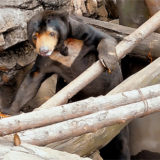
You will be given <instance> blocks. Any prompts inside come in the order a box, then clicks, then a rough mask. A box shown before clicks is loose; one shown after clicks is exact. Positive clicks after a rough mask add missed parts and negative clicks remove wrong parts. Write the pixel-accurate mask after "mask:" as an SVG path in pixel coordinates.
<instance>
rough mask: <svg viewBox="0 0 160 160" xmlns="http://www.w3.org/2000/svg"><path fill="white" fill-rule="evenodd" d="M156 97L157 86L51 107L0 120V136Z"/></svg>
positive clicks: (157, 92)
mask: <svg viewBox="0 0 160 160" xmlns="http://www.w3.org/2000/svg"><path fill="white" fill-rule="evenodd" d="M157 96H160V85H159V84H158V85H154V86H150V87H146V88H142V89H138V90H132V91H128V92H122V93H119V94H115V95H109V96H108V95H106V96H99V97H97V98H93V97H92V98H88V99H86V100H82V101H79V102H74V103H69V104H66V105H63V106H58V107H52V108H50V109H44V110H40V111H33V112H30V113H26V114H21V115H17V116H13V117H9V118H5V119H1V120H0V126H1V130H0V136H4V135H7V134H11V133H16V132H19V131H23V130H26V129H31V128H37V127H41V126H46V125H50V124H54V123H57V122H61V121H65V120H69V119H73V118H77V117H81V116H84V115H88V114H91V113H95V112H98V111H102V110H109V109H113V108H116V107H119V106H123V105H127V104H131V103H133V105H134V103H136V102H139V101H145V100H147V99H150V98H154V97H157ZM135 110H136V107H135ZM124 118H125V117H124ZM35 136H36V135H35Z"/></svg>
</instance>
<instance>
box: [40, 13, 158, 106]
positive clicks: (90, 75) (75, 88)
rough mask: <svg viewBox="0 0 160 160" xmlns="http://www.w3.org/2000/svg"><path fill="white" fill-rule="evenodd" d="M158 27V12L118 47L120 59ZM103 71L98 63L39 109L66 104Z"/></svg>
mask: <svg viewBox="0 0 160 160" xmlns="http://www.w3.org/2000/svg"><path fill="white" fill-rule="evenodd" d="M151 26H152V27H151ZM158 27H160V11H159V12H157V13H156V14H155V15H154V16H153V17H151V18H150V19H149V20H148V21H146V22H145V23H144V24H143V25H142V26H140V27H139V28H138V29H137V30H136V31H135V32H133V33H131V35H129V36H127V37H126V38H125V39H124V40H123V41H121V42H120V43H119V44H118V45H117V46H116V52H117V56H118V58H119V59H121V58H122V57H124V56H125V55H126V54H127V53H129V52H130V51H131V50H132V49H133V48H134V47H135V46H136V45H137V43H139V42H140V41H141V40H142V39H144V38H145V37H147V36H148V35H149V33H152V32H153V31H154V30H156V29H157V28H158ZM146 28H147V30H146ZM95 71H96V72H95ZM103 71H104V68H103V66H102V65H101V64H100V61H98V62H96V63H95V64H93V65H92V66H91V67H89V68H88V69H87V71H85V72H83V73H82V74H81V75H80V76H78V77H77V78H76V79H75V80H74V81H72V82H71V83H70V84H69V85H67V86H66V87H64V88H63V89H62V90H61V91H59V92H58V93H57V94H56V95H55V96H53V97H52V98H50V99H49V100H48V101H47V102H45V103H44V104H43V105H42V106H40V107H39V109H40V108H49V107H51V106H54V105H55V106H57V105H61V104H64V103H66V102H67V101H68V99H70V98H72V97H73V96H74V95H75V94H77V93H78V92H79V91H80V90H81V89H83V88H84V87H85V86H86V85H88V84H89V83H90V82H92V81H93V80H94V79H95V78H96V77H98V76H99V75H100V74H101V73H102V72H103ZM108 76H109V75H108Z"/></svg>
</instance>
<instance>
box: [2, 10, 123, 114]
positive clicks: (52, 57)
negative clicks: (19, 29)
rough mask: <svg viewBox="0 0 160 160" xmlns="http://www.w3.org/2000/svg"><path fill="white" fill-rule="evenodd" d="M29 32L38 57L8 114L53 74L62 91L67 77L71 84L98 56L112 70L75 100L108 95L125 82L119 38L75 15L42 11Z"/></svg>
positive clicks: (30, 22) (19, 108)
mask: <svg viewBox="0 0 160 160" xmlns="http://www.w3.org/2000/svg"><path fill="white" fill-rule="evenodd" d="M27 34H28V40H29V41H30V43H31V44H32V45H33V46H34V47H35V51H36V53H37V54H38V56H37V59H36V61H35V64H34V66H33V68H32V69H31V71H30V72H29V73H28V74H27V75H26V77H25V79H24V80H23V82H22V84H21V86H20V88H19V89H18V91H17V93H16V96H15V98H14V100H13V102H12V104H11V106H10V107H9V108H4V110H2V112H4V113H8V114H17V113H18V112H19V111H20V110H21V109H22V107H23V106H24V105H25V104H26V103H27V102H28V101H30V100H31V99H32V98H33V97H34V96H35V95H36V93H37V91H38V89H39V87H40V85H41V83H42V82H43V81H44V80H45V79H46V78H48V77H49V76H51V75H52V74H54V73H56V74H57V75H58V76H59V78H58V79H59V81H58V84H57V90H60V89H61V88H62V87H63V84H62V82H63V80H65V82H66V84H68V83H70V82H71V81H72V80H73V79H75V78H76V77H77V76H78V75H80V74H81V73H82V72H83V71H85V70H86V69H87V68H88V67H89V66H91V65H92V64H93V63H94V62H96V61H97V60H98V59H100V60H101V61H102V62H103V64H104V66H106V67H107V68H109V69H111V70H112V72H111V73H110V74H108V72H107V70H106V71H105V72H103V73H102V74H101V75H100V76H99V77H98V78H96V79H95V80H94V81H93V82H91V83H90V84H89V85H87V86H86V87H85V88H84V89H82V90H81V91H80V92H79V93H78V94H77V95H75V96H74V97H73V99H72V100H73V101H77V100H81V99H84V98H88V97H91V96H94V97H96V96H99V95H105V94H106V93H107V92H109V91H110V90H111V89H113V88H114V87H115V86H116V85H118V84H119V83H120V82H121V81H122V73H121V68H120V65H119V63H118V60H117V57H116V54H115V46H116V44H117V42H116V40H115V39H114V38H113V37H111V36H110V35H108V34H106V33H103V32H102V31H100V30H98V29H96V28H94V27H92V26H90V25H88V24H85V23H84V22H83V21H82V20H80V19H79V18H77V17H76V16H75V15H69V14H68V13H66V12H59V11H44V12H41V13H38V14H37V15H35V16H34V17H32V18H31V20H30V21H29V22H28V24H27ZM110 60H111V61H110ZM113 62H114V63H113ZM95 72H96V71H95ZM62 79H63V80H62Z"/></svg>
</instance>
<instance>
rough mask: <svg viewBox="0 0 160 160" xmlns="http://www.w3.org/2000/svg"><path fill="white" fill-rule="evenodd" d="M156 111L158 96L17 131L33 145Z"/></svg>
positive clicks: (158, 101) (158, 105)
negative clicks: (44, 125)
mask: <svg viewBox="0 0 160 160" xmlns="http://www.w3.org/2000/svg"><path fill="white" fill-rule="evenodd" d="M157 111H160V96H158V97H156V98H152V99H147V100H144V101H141V102H137V103H133V104H129V105H125V106H121V107H118V108H114V109H111V110H108V111H99V112H96V113H93V114H90V115H87V116H83V117H80V118H75V119H72V120H67V121H64V122H60V123H56V124H53V125H49V126H46V127H41V128H36V129H30V130H26V131H23V132H21V133H19V136H20V138H21V141H23V142H27V143H30V144H35V145H47V144H49V143H53V142H56V141H60V140H64V139H67V138H71V137H75V136H80V135H82V134H84V133H89V132H95V131H97V130H98V129H100V128H103V127H106V126H109V125H113V124H117V123H125V122H126V121H127V120H131V119H134V118H138V117H141V116H144V115H148V114H151V113H154V112H157Z"/></svg>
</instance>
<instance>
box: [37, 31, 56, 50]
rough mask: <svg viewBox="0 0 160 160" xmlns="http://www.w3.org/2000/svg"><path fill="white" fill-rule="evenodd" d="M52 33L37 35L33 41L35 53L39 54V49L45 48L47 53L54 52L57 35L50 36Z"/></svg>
mask: <svg viewBox="0 0 160 160" xmlns="http://www.w3.org/2000/svg"><path fill="white" fill-rule="evenodd" d="M51 33H52V32H49V31H46V32H44V33H41V34H38V35H37V39H36V41H35V46H36V52H37V53H39V49H40V48H41V47H47V48H48V50H49V51H54V49H55V47H56V45H57V42H58V34H57V32H54V33H55V34H54V35H51Z"/></svg>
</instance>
